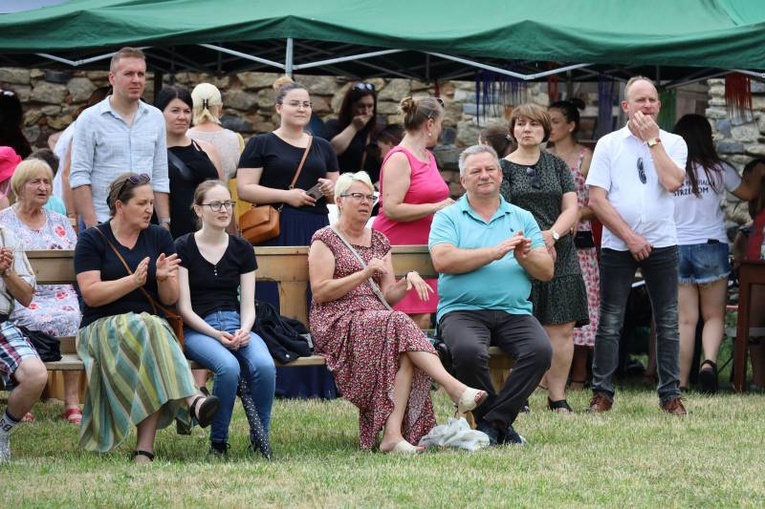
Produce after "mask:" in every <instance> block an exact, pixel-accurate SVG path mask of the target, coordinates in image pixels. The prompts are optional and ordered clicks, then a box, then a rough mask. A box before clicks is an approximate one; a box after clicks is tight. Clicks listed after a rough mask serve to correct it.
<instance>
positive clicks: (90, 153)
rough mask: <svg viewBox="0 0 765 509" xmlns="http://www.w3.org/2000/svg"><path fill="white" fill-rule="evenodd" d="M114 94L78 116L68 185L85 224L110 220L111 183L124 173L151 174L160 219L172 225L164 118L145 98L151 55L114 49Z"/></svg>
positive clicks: (91, 224) (89, 224) (112, 82)
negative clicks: (108, 201)
mask: <svg viewBox="0 0 765 509" xmlns="http://www.w3.org/2000/svg"><path fill="white" fill-rule="evenodd" d="M109 83H111V85H112V88H113V94H112V95H110V96H109V97H107V98H106V99H104V100H103V101H101V102H100V103H98V104H96V105H95V106H92V107H90V108H88V109H86V110H85V111H83V112H82V114H81V115H80V116H79V118H78V119H77V124H76V125H75V130H74V137H73V140H72V164H71V171H70V174H69V184H70V186H71V188H72V195H73V197H74V202H75V206H76V208H77V212H78V213H79V215H80V218H81V220H82V221H83V222H84V225H85V227H90V226H93V225H95V224H97V223H99V222H104V221H107V220H108V219H109V207H108V205H107V204H106V197H107V196H108V194H109V186H110V185H111V183H112V182H113V181H114V179H115V178H117V177H118V176H119V175H121V174H123V173H125V172H129V171H132V172H135V173H146V174H148V175H149V176H150V177H151V186H152V189H154V209H155V211H156V213H157V217H158V218H159V223H160V224H161V225H162V226H164V227H166V228H169V226H170V209H169V202H168V195H167V193H168V192H169V191H170V181H169V178H168V175H167V142H166V138H165V119H164V116H163V115H162V112H160V111H159V110H158V109H157V108H155V107H154V106H151V105H148V104H146V103H144V102H142V101H141V96H142V95H143V91H144V88H145V86H146V57H145V56H144V54H143V52H142V51H141V50H139V49H135V48H122V49H121V50H119V51H118V52H117V53H115V54H114V56H113V57H112V61H111V66H110V69H109Z"/></svg>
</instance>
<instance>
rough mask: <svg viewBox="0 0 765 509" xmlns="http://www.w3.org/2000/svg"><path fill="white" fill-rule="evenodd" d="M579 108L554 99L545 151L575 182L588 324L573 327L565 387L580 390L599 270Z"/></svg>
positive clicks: (593, 328) (591, 342)
mask: <svg viewBox="0 0 765 509" xmlns="http://www.w3.org/2000/svg"><path fill="white" fill-rule="evenodd" d="M580 109H584V102H582V101H581V100H572V101H557V102H554V103H553V104H551V105H550V107H549V108H548V112H549V113H550V120H551V130H550V140H549V141H550V142H551V143H554V146H553V147H551V148H548V151H549V152H550V153H552V154H555V155H556V156H558V157H559V158H561V159H563V160H564V161H565V162H566V166H568V167H569V169H570V170H571V176H572V177H573V178H574V183H575V184H576V197H577V201H578V204H579V222H578V226H577V233H576V234H575V235H576V236H575V237H574V244H576V254H577V256H578V257H579V268H580V269H581V270H582V277H583V278H584V285H585V286H586V287H587V308H588V311H589V314H590V323H589V324H588V325H585V326H583V327H579V328H577V329H574V358H573V360H572V363H571V384H570V385H569V388H571V389H575V390H579V389H583V388H584V385H585V383H586V382H587V360H588V357H589V352H590V350H592V348H593V347H594V346H595V333H596V332H597V331H598V323H599V322H600V271H599V270H598V253H597V249H596V248H595V242H594V238H593V236H592V223H591V222H590V220H591V219H593V218H594V217H595V214H593V212H592V209H591V208H590V207H589V206H587V200H588V193H587V187H586V186H585V185H584V181H585V179H586V178H587V172H588V171H589V169H590V161H592V151H591V150H590V149H588V148H587V147H585V146H584V145H580V144H579V143H578V142H577V140H576V133H577V131H578V130H579V110H580Z"/></svg>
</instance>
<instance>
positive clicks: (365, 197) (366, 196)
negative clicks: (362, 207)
mask: <svg viewBox="0 0 765 509" xmlns="http://www.w3.org/2000/svg"><path fill="white" fill-rule="evenodd" d="M340 196H342V197H347V198H353V200H354V201H358V202H360V201H363V200H366V201H368V202H369V203H374V202H376V201H377V196H375V195H373V194H364V193H346V194H341V195H340Z"/></svg>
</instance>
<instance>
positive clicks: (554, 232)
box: [550, 229, 560, 242]
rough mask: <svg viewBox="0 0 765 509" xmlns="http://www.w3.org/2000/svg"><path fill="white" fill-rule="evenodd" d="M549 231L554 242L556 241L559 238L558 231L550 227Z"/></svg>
mask: <svg viewBox="0 0 765 509" xmlns="http://www.w3.org/2000/svg"><path fill="white" fill-rule="evenodd" d="M550 231H551V232H552V236H553V240H554V241H555V242H558V241H559V240H560V234H559V233H558V232H556V231H555V230H552V229H551V230H550Z"/></svg>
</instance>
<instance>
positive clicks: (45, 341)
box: [16, 325, 61, 362]
mask: <svg viewBox="0 0 765 509" xmlns="http://www.w3.org/2000/svg"><path fill="white" fill-rule="evenodd" d="M16 327H17V328H18V329H19V331H20V332H21V335H22V336H24V337H26V338H27V339H28V340H29V342H30V343H32V346H33V347H35V350H36V351H37V355H39V356H40V360H41V361H43V362H58V361H60V360H61V345H60V343H59V341H58V338H56V337H54V336H51V335H50V334H48V333H47V332H43V331H39V330H30V329H27V328H26V327H24V326H23V325H17V326H16Z"/></svg>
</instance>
